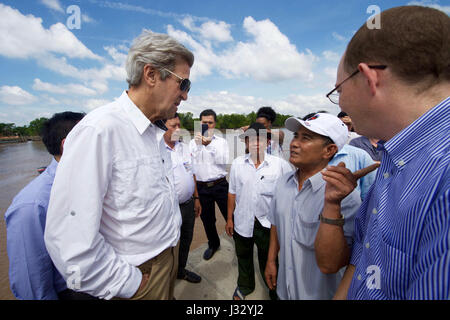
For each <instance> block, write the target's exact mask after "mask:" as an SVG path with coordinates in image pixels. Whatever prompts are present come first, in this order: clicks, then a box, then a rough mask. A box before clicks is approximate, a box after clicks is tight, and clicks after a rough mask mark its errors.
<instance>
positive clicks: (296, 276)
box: [265, 113, 361, 300]
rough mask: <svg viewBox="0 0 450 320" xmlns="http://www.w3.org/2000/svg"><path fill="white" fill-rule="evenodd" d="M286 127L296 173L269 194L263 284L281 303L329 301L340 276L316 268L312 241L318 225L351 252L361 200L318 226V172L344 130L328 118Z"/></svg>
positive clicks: (352, 199) (321, 195)
mask: <svg viewBox="0 0 450 320" xmlns="http://www.w3.org/2000/svg"><path fill="white" fill-rule="evenodd" d="M285 126H286V128H287V129H288V130H290V131H292V132H294V137H293V139H292V141H291V144H290V158H289V161H290V163H291V164H293V165H294V166H295V168H296V170H295V171H293V172H291V173H288V174H286V175H284V176H283V177H281V178H280V179H279V180H278V182H277V184H276V187H275V189H274V195H273V200H272V202H271V208H270V210H269V214H268V219H269V221H270V223H271V231H270V246H269V254H268V258H267V265H266V270H265V277H266V282H267V284H268V285H269V288H270V289H274V288H276V289H277V294H278V296H279V298H280V299H282V300H286V299H289V300H309V299H331V298H332V297H333V295H334V293H335V291H336V289H337V287H338V284H339V282H340V280H341V277H342V274H341V273H339V272H337V271H338V270H332V271H334V273H333V272H331V271H330V270H322V269H321V268H319V266H318V264H317V261H316V260H317V258H318V257H316V250H315V239H316V235H317V232H318V230H319V226H320V224H321V223H329V224H335V226H336V227H338V228H340V232H341V233H342V234H343V239H344V241H345V243H346V245H347V246H351V243H352V239H353V235H354V224H353V222H354V218H355V213H356V211H357V210H358V208H359V206H360V204H361V199H360V196H359V194H358V192H356V191H355V192H353V193H351V194H350V195H348V196H347V197H346V198H345V199H343V200H342V202H341V204H340V215H341V217H340V219H338V220H337V221H331V220H328V219H320V220H319V215H320V214H321V212H322V209H323V208H324V204H325V185H326V183H325V181H324V180H323V178H322V173H321V172H322V171H323V169H325V168H326V167H327V166H328V163H329V161H330V159H331V158H333V157H334V156H335V154H336V153H337V152H338V150H340V149H341V148H342V147H343V146H344V144H345V142H346V141H347V136H348V130H347V127H346V126H345V124H344V123H343V122H342V121H341V120H339V119H338V118H337V117H336V116H334V115H331V114H327V113H318V114H316V115H315V116H313V117H311V118H309V119H308V120H307V121H303V120H300V119H297V118H294V117H291V118H289V119H287V120H286V122H285ZM341 165H343V164H341ZM278 255H279V267H278V268H277V265H276V258H277V256H278ZM336 255H337V256H338V258H341V257H340V255H339V254H338V253H336ZM333 258H334V257H333ZM323 271H327V273H329V274H325V273H324V272H323Z"/></svg>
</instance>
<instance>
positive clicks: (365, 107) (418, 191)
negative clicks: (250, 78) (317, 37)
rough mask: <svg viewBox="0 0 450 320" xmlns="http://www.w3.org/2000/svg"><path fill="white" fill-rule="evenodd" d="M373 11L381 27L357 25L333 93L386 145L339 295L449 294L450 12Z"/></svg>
mask: <svg viewBox="0 0 450 320" xmlns="http://www.w3.org/2000/svg"><path fill="white" fill-rule="evenodd" d="M375 19H380V21H382V28H381V29H373V30H371V29H369V28H367V26H366V24H365V23H364V24H363V25H362V26H361V27H360V28H359V30H358V31H357V32H356V33H355V35H354V36H353V37H352V39H351V40H350V42H349V44H348V46H347V49H346V51H345V53H344V55H343V57H342V59H341V61H340V63H339V66H338V71H337V78H336V86H335V88H334V89H333V90H331V91H330V92H329V93H328V94H327V97H328V98H330V100H331V101H332V102H334V103H338V104H339V106H340V108H341V109H342V110H343V111H344V112H347V113H348V114H349V115H350V117H351V118H352V120H353V125H354V127H355V129H356V131H357V132H358V133H360V134H361V135H364V136H366V137H377V138H379V139H380V140H381V141H379V142H378V148H379V149H380V150H381V152H382V161H381V165H380V167H379V168H378V173H377V176H376V179H375V182H374V185H373V187H372V189H371V191H370V192H369V194H368V195H367V196H366V199H365V200H364V202H363V204H362V206H361V208H360V209H359V212H358V214H357V218H356V221H355V238H354V244H353V250H352V253H351V257H350V265H349V267H348V268H347V270H346V273H345V275H344V278H343V279H342V282H341V285H340V286H339V290H338V292H337V293H336V296H335V298H336V299H345V298H347V299H362V300H367V299H388V300H394V299H413V300H416V299H432V300H435V299H448V298H449V297H450V281H449V265H450V220H449V218H450V215H449V212H450V170H449V163H450V152H449V146H450V134H449V132H450V95H449V93H450V68H449V66H450V17H449V16H448V15H447V14H445V13H444V12H442V11H439V10H436V9H433V8H429V7H423V6H401V7H394V8H391V9H388V10H385V11H382V12H381V13H380V14H379V15H377V16H376V17H375ZM405 57H407V58H405ZM327 172H328V175H330V176H332V177H333V178H334V179H335V180H336V181H339V184H337V185H336V188H337V189H338V190H348V191H350V190H351V187H352V186H354V181H353V178H352V175H349V174H348V172H347V170H346V169H345V168H339V167H330V168H328V169H327ZM345 194H346V192H344V193H343V194H342V196H345Z"/></svg>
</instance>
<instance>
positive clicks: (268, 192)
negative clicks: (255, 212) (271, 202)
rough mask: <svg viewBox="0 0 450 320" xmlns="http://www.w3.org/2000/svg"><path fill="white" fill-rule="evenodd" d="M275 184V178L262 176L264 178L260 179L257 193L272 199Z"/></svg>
mask: <svg viewBox="0 0 450 320" xmlns="http://www.w3.org/2000/svg"><path fill="white" fill-rule="evenodd" d="M276 183H277V179H276V177H273V176H264V178H263V179H261V181H260V183H259V193H260V194H261V195H262V196H266V197H269V198H272V197H273V194H274V192H275V185H276Z"/></svg>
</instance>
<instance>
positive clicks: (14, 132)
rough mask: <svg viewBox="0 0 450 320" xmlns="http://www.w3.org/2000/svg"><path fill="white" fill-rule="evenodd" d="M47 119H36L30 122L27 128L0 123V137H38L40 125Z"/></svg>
mask: <svg viewBox="0 0 450 320" xmlns="http://www.w3.org/2000/svg"><path fill="white" fill-rule="evenodd" d="M47 120H48V119H47V118H44V117H42V118H37V119H34V120H33V121H31V122H30V123H29V124H28V126H27V125H25V126H20V127H18V126H16V125H15V124H14V123H0V136H4V137H11V136H22V137H31V136H38V135H40V132H41V128H42V125H43V124H44V123H45V121H47Z"/></svg>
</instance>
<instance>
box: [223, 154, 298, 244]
mask: <svg viewBox="0 0 450 320" xmlns="http://www.w3.org/2000/svg"><path fill="white" fill-rule="evenodd" d="M290 171H293V168H292V167H291V165H290V164H289V163H288V162H287V161H286V160H283V159H281V158H279V157H276V156H272V155H269V154H267V153H266V154H265V155H264V161H263V162H262V163H261V164H260V165H259V166H258V168H256V167H255V164H254V163H253V160H252V159H251V157H250V154H246V155H245V156H240V157H237V158H236V159H234V161H233V163H232V164H231V169H230V179H229V180H230V181H229V189H228V192H229V193H231V194H235V195H236V208H235V210H234V229H235V231H236V232H237V233H239V234H240V235H241V236H242V237H247V238H250V237H252V236H253V227H254V223H255V218H257V219H258V221H259V222H260V223H261V225H262V226H263V227H266V228H270V222H269V220H267V214H268V212H269V209H270V202H271V201H272V198H273V193H274V190H275V185H276V181H277V180H278V179H279V178H280V177H281V176H283V175H284V174H286V173H288V172H290Z"/></svg>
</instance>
